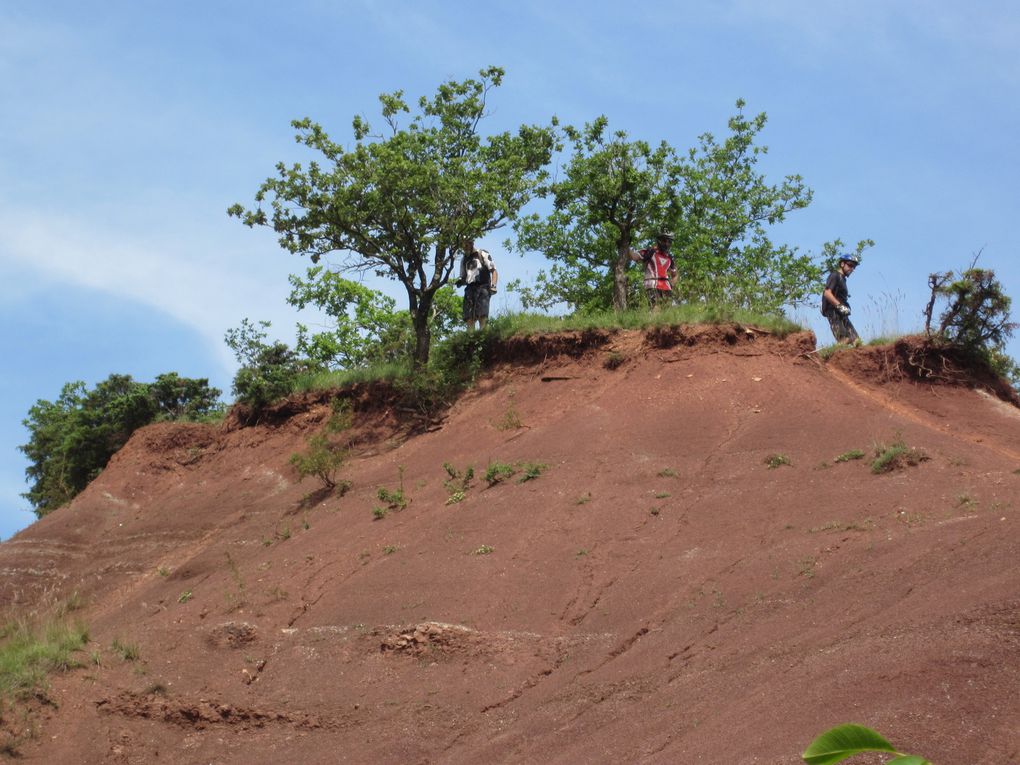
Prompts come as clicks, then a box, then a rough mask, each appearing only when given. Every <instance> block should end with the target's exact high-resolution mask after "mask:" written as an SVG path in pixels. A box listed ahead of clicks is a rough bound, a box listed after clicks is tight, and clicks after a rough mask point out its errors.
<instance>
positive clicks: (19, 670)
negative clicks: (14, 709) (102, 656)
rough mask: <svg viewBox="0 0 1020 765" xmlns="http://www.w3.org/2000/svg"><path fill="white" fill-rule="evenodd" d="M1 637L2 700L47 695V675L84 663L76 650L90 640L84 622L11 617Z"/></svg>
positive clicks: (0, 692)
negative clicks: (16, 618) (31, 621)
mask: <svg viewBox="0 0 1020 765" xmlns="http://www.w3.org/2000/svg"><path fill="white" fill-rule="evenodd" d="M0 632H2V638H0V641H2V642H0V700H24V699H26V698H29V697H31V696H41V697H44V694H45V691H46V689H47V687H48V684H47V681H46V676H47V675H48V674H49V673H51V672H66V671H68V670H71V669H74V668H76V667H79V666H81V664H80V663H79V662H78V661H77V659H75V656H74V655H75V654H76V653H77V652H79V651H81V650H83V649H84V647H85V646H86V645H87V644H88V642H89V631H88V628H87V627H85V626H84V625H83V624H81V623H74V624H69V623H67V622H64V621H59V620H53V621H49V622H46V623H43V624H32V623H30V622H28V621H11V622H8V623H7V624H5V625H4V627H3V630H2V631H0Z"/></svg>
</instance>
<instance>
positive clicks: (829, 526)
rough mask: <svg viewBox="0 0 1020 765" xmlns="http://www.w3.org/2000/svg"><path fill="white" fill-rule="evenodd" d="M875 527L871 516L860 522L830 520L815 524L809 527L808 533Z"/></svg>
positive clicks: (866, 529)
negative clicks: (819, 524)
mask: <svg viewBox="0 0 1020 765" xmlns="http://www.w3.org/2000/svg"><path fill="white" fill-rule="evenodd" d="M874 527H875V522H874V521H872V520H871V519H870V518H865V519H864V520H863V521H861V522H860V523H858V522H856V521H854V522H851V523H842V522H840V521H830V522H829V523H826V524H824V525H822V526H815V527H813V528H810V529H808V533H810V534H817V533H818V532H820V531H868V530H870V529H873V528H874Z"/></svg>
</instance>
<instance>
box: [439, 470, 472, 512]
mask: <svg viewBox="0 0 1020 765" xmlns="http://www.w3.org/2000/svg"><path fill="white" fill-rule="evenodd" d="M443 470H445V471H446V475H447V476H448V478H447V479H446V480H445V481H443V486H445V487H446V490H447V491H448V492H449V493H450V496H449V498H448V499H447V500H446V504H448V505H453V504H456V503H457V502H463V501H464V498H465V497H467V490H468V489H469V488H470V486H471V481H473V480H474V477H475V468H474V466H473V465H468V466H467V467H466V468H464V470H458V469H457V468H455V467H454V466H453V465H451V464H450V463H449V462H444V463H443Z"/></svg>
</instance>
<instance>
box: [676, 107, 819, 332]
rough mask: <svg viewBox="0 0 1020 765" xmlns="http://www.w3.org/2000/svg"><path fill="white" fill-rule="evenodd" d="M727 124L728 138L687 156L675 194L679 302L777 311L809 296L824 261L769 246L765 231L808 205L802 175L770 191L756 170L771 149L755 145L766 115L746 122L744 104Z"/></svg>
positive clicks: (707, 136)
mask: <svg viewBox="0 0 1020 765" xmlns="http://www.w3.org/2000/svg"><path fill="white" fill-rule="evenodd" d="M736 107H737V113H736V114H734V115H733V116H732V117H730V118H729V121H728V123H727V124H728V127H729V135H727V136H725V138H723V140H721V141H719V140H716V138H715V137H714V136H713V135H712V134H711V133H704V134H702V135H701V136H700V137H699V145H698V146H697V148H693V149H690V150H689V151H688V154H687V157H686V160H685V162H684V167H683V172H682V178H683V182H682V185H681V187H680V189H679V199H680V205H679V212H678V215H677V218H676V220H675V223H674V229H675V230H676V239H675V240H674V243H673V250H674V254H675V256H676V262H677V269H678V271H679V276H678V279H677V293H678V294H677V297H678V299H680V300H682V301H685V302H691V301H704V302H710V303H725V304H729V305H735V306H740V307H743V308H751V309H754V310H758V311H764V312H772V311H777V310H779V309H780V308H782V307H783V306H785V305H792V304H796V303H799V302H802V301H804V300H805V299H807V298H808V297H809V296H812V297H813V296H814V294H815V293H816V292H817V291H818V289H817V287H818V281H819V279H820V278H821V276H822V261H821V259H820V258H814V257H812V256H810V255H804V254H799V253H798V251H797V248H795V247H789V246H787V245H784V244H776V243H774V242H773V241H772V239H771V235H770V230H771V228H772V227H773V226H775V225H776V224H778V223H781V222H782V221H783V220H785V218H786V216H787V215H788V214H789V213H791V212H793V211H794V210H800V209H803V208H805V207H807V206H808V205H809V204H810V203H811V198H812V191H811V189H809V188H808V187H807V186H806V185H805V184H804V180H803V178H801V176H799V175H787V176H786V177H785V178H784V179H783V181H782V182H781V183H778V184H775V183H769V182H768V180H766V178H765V175H764V174H763V173H762V172H761V171H760V170H759V169H758V161H759V160H760V159H761V157H762V156H764V155H765V154H766V153H767V152H768V147H767V146H763V145H758V144H757V143H756V140H757V138H758V136H759V134H760V133H761V131H762V129H763V128H764V127H765V123H766V122H767V119H768V118H767V116H766V114H765V113H764V112H762V113H760V114H758V115H756V116H754V117H752V118H748V117H747V116H745V115H744V112H743V107H744V101H743V100H738V101H737V102H736Z"/></svg>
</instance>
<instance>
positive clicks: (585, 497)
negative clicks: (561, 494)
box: [574, 491, 591, 505]
mask: <svg viewBox="0 0 1020 765" xmlns="http://www.w3.org/2000/svg"><path fill="white" fill-rule="evenodd" d="M589 502H591V492H590V491H589V492H586V493H584V494H582V495H581V496H580V497H578V498H577V499H575V500H574V504H575V505H586V504H588V503H589Z"/></svg>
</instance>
